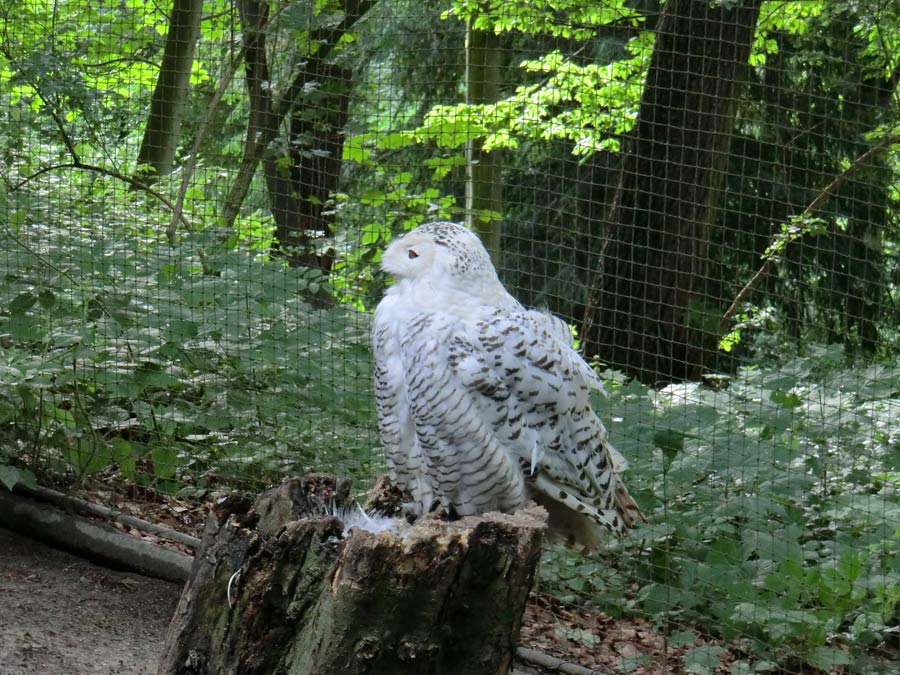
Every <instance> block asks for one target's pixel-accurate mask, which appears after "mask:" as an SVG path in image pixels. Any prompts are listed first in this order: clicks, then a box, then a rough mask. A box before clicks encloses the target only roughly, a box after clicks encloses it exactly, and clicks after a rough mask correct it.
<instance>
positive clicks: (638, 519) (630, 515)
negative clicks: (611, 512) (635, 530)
mask: <svg viewBox="0 0 900 675" xmlns="http://www.w3.org/2000/svg"><path fill="white" fill-rule="evenodd" d="M615 500H616V509H617V510H618V511H619V513H620V514H621V516H622V521H623V522H624V523H625V527H628V528H631V527H634V526H635V525H637V524H638V523H646V522H647V518H646V517H645V516H644V514H643V512H641V508H640V507H639V506H638V505H637V502H635V501H634V497H632V496H631V495H630V494H629V493H628V489H627V488H626V487H625V486H624V485H622V484H621V483H619V484H618V485H617V486H616V494H615Z"/></svg>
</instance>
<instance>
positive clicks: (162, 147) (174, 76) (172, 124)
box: [137, 0, 203, 183]
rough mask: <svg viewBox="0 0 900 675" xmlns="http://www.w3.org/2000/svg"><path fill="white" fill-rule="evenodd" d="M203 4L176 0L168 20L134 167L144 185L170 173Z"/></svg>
mask: <svg viewBox="0 0 900 675" xmlns="http://www.w3.org/2000/svg"><path fill="white" fill-rule="evenodd" d="M202 10H203V1H202V0H175V1H174V4H173V7H172V15H171V17H170V18H169V32H168V34H167V36H166V45H165V49H164V50H163V57H162V64H161V65H160V68H159V77H158V78H157V80H156V88H155V89H154V90H153V98H152V99H151V101H150V116H149V117H148V118H147V126H146V128H145V129H144V138H143V140H142V141H141V147H140V150H139V151H138V158H137V166H138V171H139V172H142V175H141V178H142V179H143V180H144V181H145V182H151V183H152V182H155V180H156V179H158V178H160V177H162V176H167V175H168V174H169V173H171V171H172V164H173V162H174V161H175V151H176V150H177V149H178V139H179V134H180V132H181V121H182V118H183V117H184V106H185V102H186V100H187V94H188V86H189V85H190V82H191V68H192V67H193V65H194V48H195V47H196V45H197V40H198V39H199V37H200V17H201V15H202Z"/></svg>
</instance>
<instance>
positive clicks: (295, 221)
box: [263, 58, 353, 272]
mask: <svg viewBox="0 0 900 675" xmlns="http://www.w3.org/2000/svg"><path fill="white" fill-rule="evenodd" d="M304 69H305V70H306V72H307V73H308V82H309V85H310V86H309V89H310V91H309V93H308V94H307V95H306V97H305V99H304V101H303V106H302V107H300V108H299V109H298V110H296V111H295V112H294V113H293V114H292V115H291V119H290V124H289V126H288V142H287V144H286V146H287V150H286V151H285V152H284V153H283V154H282V156H281V158H280V159H283V160H284V161H283V162H279V161H277V160H276V159H275V158H274V157H271V156H270V157H266V158H265V159H264V160H263V169H264V172H265V176H266V185H267V187H268V191H269V202H270V204H271V208H272V216H273V217H274V219H275V226H276V227H275V240H276V246H275V248H276V252H277V253H280V254H281V255H283V256H284V257H285V258H287V260H288V261H289V262H290V264H291V265H292V266H294V267H296V266H304V267H318V268H320V269H321V270H323V271H324V272H328V271H329V270H330V269H331V264H332V262H333V261H334V249H333V248H332V247H327V249H326V250H320V249H322V248H323V247H321V243H322V241H321V240H322V239H325V240H330V239H331V238H332V237H333V236H334V232H333V216H332V215H331V213H332V212H333V210H331V209H329V208H328V207H329V199H331V196H332V194H334V193H335V192H336V191H337V190H338V185H339V183H338V181H339V179H340V171H341V155H342V153H343V149H344V126H345V125H346V123H347V115H348V109H349V101H350V91H351V88H352V86H353V80H352V76H353V72H352V71H351V70H350V69H349V68H342V67H340V66H338V65H335V64H333V63H328V62H326V61H322V60H320V59H317V58H308V59H307V60H306V65H305V66H304Z"/></svg>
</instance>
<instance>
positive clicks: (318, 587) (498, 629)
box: [159, 475, 546, 675]
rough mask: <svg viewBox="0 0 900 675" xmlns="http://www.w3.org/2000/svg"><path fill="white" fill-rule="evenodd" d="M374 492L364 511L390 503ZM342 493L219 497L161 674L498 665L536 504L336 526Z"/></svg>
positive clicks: (509, 646) (516, 617)
mask: <svg viewBox="0 0 900 675" xmlns="http://www.w3.org/2000/svg"><path fill="white" fill-rule="evenodd" d="M383 487H384V486H382V489H380V490H377V496H375V497H374V498H373V499H370V505H369V506H370V508H371V506H372V505H374V506H375V507H376V508H378V509H379V510H381V511H390V510H392V509H395V507H396V506H397V504H396V503H394V504H388V503H386V502H390V501H391V500H390V491H389V490H384V489H383ZM349 488H350V485H349V481H347V480H345V479H338V478H334V477H331V476H322V475H310V476H305V477H303V478H297V479H289V480H286V481H285V482H284V483H282V484H281V485H280V486H279V487H277V488H274V489H273V490H270V491H268V492H266V493H264V494H263V495H261V496H260V497H259V498H258V499H257V500H256V501H255V502H254V503H252V504H251V502H250V501H249V500H248V499H246V498H227V499H225V500H223V501H222V502H220V503H219V504H217V506H216V508H214V509H213V511H212V512H211V514H210V516H209V520H208V521H207V525H206V529H205V532H204V535H203V540H202V543H201V546H200V549H199V550H198V551H197V555H196V558H195V561H194V566H193V568H192V570H191V576H190V578H189V580H188V582H187V584H186V586H185V589H184V592H183V594H182V597H181V601H180V603H179V606H178V608H177V610H176V612H175V616H174V618H173V620H172V623H171V624H170V626H169V630H168V633H167V635H166V641H165V646H164V650H163V656H162V659H161V662H160V668H159V675H196V674H201V673H202V674H203V675H270V674H273V675H274V674H276V673H278V674H281V675H312V674H316V675H337V674H338V673H340V674H341V675H357V674H359V675H361V674H363V673H367V674H376V673H378V674H391V675H406V674H408V675H426V674H429V673H435V674H438V673H440V674H447V675H467V674H470V673H471V674H473V675H476V674H482V673H491V674H494V673H497V674H501V675H502V674H504V673H507V672H508V671H509V668H510V665H511V663H512V658H513V655H514V652H515V647H516V644H517V642H518V634H519V628H520V624H521V619H522V613H523V610H524V607H525V600H526V598H527V597H528V592H529V590H530V588H531V582H532V579H533V576H534V572H535V568H536V566H537V561H538V558H539V556H540V539H541V533H542V531H543V529H544V526H545V522H546V514H545V513H544V512H543V510H542V509H540V508H539V507H533V508H530V509H524V510H522V511H520V512H518V513H516V514H513V515H506V514H499V513H491V514H485V515H483V516H479V517H469V518H463V519H461V520H457V521H453V522H447V521H445V520H442V519H440V518H438V517H433V516H429V517H425V518H421V519H419V521H417V522H416V523H415V524H414V525H412V526H410V525H408V524H406V523H405V521H403V520H402V519H400V520H399V521H398V522H399V525H400V527H399V528H396V529H394V530H392V531H384V532H379V533H373V532H368V531H365V530H362V529H360V528H358V527H355V528H352V529H350V531H349V532H345V531H344V530H345V526H344V522H342V520H341V519H340V518H337V517H335V516H334V515H333V514H334V513H336V512H340V509H341V508H349V506H348V505H350V504H351V500H350V497H349Z"/></svg>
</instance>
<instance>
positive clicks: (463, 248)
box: [381, 222, 497, 281]
mask: <svg viewBox="0 0 900 675" xmlns="http://www.w3.org/2000/svg"><path fill="white" fill-rule="evenodd" d="M381 269H383V270H384V271H385V272H387V273H388V274H391V275H393V276H394V278H396V279H397V280H402V279H424V278H432V279H444V280H449V279H452V278H456V279H457V280H470V281H474V280H476V279H477V280H483V279H484V278H485V277H489V278H491V279H496V278H497V273H496V272H495V271H494V266H493V265H492V264H491V258H490V256H489V255H488V252H487V251H486V250H485V248H484V245H483V244H482V243H481V240H480V239H478V236H477V235H476V234H475V233H474V232H472V231H471V230H470V229H468V228H467V227H464V226H462V225H459V224H457V223H446V222H439V223H428V224H426V225H420V226H419V227H417V228H416V229H414V230H411V231H410V232H407V233H406V234H405V235H403V236H402V237H400V239H397V240H396V241H394V242H392V243H391V244H390V246H388V247H387V249H385V251H384V253H383V254H382V256H381Z"/></svg>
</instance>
